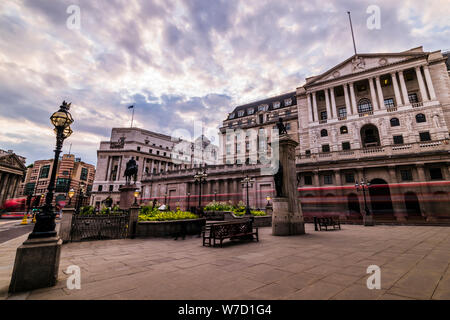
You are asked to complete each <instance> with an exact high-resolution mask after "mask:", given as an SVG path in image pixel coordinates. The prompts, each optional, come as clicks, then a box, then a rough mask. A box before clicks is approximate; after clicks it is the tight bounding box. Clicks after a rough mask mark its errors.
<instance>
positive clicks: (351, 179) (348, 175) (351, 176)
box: [345, 173, 355, 183]
mask: <svg viewBox="0 0 450 320" xmlns="http://www.w3.org/2000/svg"><path fill="white" fill-rule="evenodd" d="M345 182H346V183H355V175H354V174H353V173H346V174H345Z"/></svg>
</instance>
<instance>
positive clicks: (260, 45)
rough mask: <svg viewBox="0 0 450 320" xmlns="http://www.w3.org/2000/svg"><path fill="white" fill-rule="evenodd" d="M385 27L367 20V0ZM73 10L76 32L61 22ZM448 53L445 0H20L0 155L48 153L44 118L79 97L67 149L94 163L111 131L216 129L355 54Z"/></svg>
mask: <svg viewBox="0 0 450 320" xmlns="http://www.w3.org/2000/svg"><path fill="white" fill-rule="evenodd" d="M372 4H376V5H378V6H380V9H381V29H380V30H369V29H368V28H367V25H366V21H367V18H368V14H367V13H366V9H367V7H368V6H369V5H372ZM69 5H78V6H79V7H80V10H81V29H80V30H70V29H68V28H67V26H66V20H67V18H68V17H69V14H68V13H67V12H66V10H67V7H68V6H69ZM348 10H350V11H351V12H352V19H353V26H354V29H355V37H356V42H357V47H358V51H359V52H396V51H397V52H398V51H404V50H407V49H409V48H412V47H416V46H420V45H423V46H424V48H425V50H429V51H432V50H439V49H448V45H447V43H448V38H449V36H450V26H449V20H448V17H449V16H450V4H449V2H448V1H445V0H420V1H419V0H412V1H407V2H401V3H399V2H395V1H388V0H378V1H376V3H374V2H373V1H372V0H370V1H369V0H363V1H356V0H342V1H330V2H323V1H319V0H310V1H289V0H276V1H275V0H253V1H238V0H216V1H209V0H189V1H188V0H171V1H163V0H98V1H90V0H60V1H49V0H14V1H2V2H1V3H0V31H1V34H2V41H1V42H0V124H2V126H1V128H0V148H3V149H14V150H15V151H16V152H17V153H19V154H23V155H24V156H26V157H27V158H28V161H29V162H32V161H34V160H37V159H40V158H48V157H49V155H50V156H51V152H52V149H53V144H54V141H53V140H54V136H52V130H51V128H50V123H49V116H50V115H51V113H52V112H54V111H56V109H57V108H58V106H59V104H60V103H61V102H62V101H63V100H67V101H71V102H72V106H73V107H72V110H71V112H72V114H73V116H74V118H75V123H74V124H73V130H74V135H73V136H72V137H70V138H69V140H70V141H69V140H68V141H67V142H66V146H65V148H68V146H69V145H70V143H72V150H73V151H74V152H76V153H77V156H80V157H82V158H83V160H85V161H88V162H91V163H96V150H97V148H98V145H99V141H101V140H108V139H109V134H110V130H111V128H113V127H121V126H129V124H130V120H131V112H130V110H128V109H127V106H129V105H130V104H134V105H135V106H136V108H135V125H137V126H139V127H142V128H145V129H148V130H153V131H157V132H162V133H166V134H171V132H174V131H175V130H178V131H179V129H184V130H187V131H188V132H190V133H191V134H193V127H194V122H196V121H203V122H204V123H205V124H206V125H207V126H208V127H210V128H214V129H212V130H208V132H211V131H214V130H216V131H217V129H218V128H219V126H221V121H222V120H223V119H225V118H226V116H227V114H228V113H229V112H230V111H231V110H232V109H233V108H234V107H235V106H236V105H237V104H241V103H246V102H249V101H253V100H256V99H262V98H266V97H268V96H271V95H276V94H280V93H285V92H289V91H292V90H295V88H297V87H298V86H300V85H301V84H302V83H303V81H304V79H305V77H309V76H313V75H317V74H319V73H322V72H324V71H326V70H327V69H329V68H331V67H333V66H334V65H337V64H338V63H340V62H342V61H343V60H345V59H347V58H348V57H350V56H351V55H352V54H353V45H352V41H351V34H350V28H349V24H348V17H347V13H346V12H347V11H348Z"/></svg>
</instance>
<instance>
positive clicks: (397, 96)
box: [391, 72, 403, 107]
mask: <svg viewBox="0 0 450 320" xmlns="http://www.w3.org/2000/svg"><path fill="white" fill-rule="evenodd" d="M391 78H392V84H393V86H394V94H395V102H396V104H395V105H396V106H398V107H400V106H402V105H403V103H402V98H401V96H400V90H399V88H398V83H397V76H396V75H395V72H392V73H391Z"/></svg>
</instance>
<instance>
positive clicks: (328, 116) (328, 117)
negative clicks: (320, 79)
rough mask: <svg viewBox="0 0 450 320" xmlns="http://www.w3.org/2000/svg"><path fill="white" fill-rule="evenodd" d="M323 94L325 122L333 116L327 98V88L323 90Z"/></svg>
mask: <svg viewBox="0 0 450 320" xmlns="http://www.w3.org/2000/svg"><path fill="white" fill-rule="evenodd" d="M324 92H325V106H326V109H327V120H330V119H332V118H333V114H332V113H331V107H330V98H329V96H328V88H327V89H325V90H324Z"/></svg>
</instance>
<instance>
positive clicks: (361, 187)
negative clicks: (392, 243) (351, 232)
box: [355, 179, 373, 226]
mask: <svg viewBox="0 0 450 320" xmlns="http://www.w3.org/2000/svg"><path fill="white" fill-rule="evenodd" d="M369 187H370V182H368V181H367V180H366V179H361V182H360V183H358V181H356V182H355V188H356V190H357V191H362V192H363V196H364V217H363V218H364V219H363V220H364V225H365V226H373V217H372V215H371V213H370V210H369V207H368V206H367V198H366V189H369Z"/></svg>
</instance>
